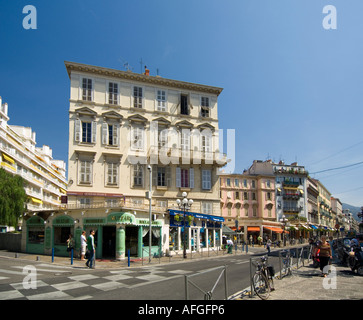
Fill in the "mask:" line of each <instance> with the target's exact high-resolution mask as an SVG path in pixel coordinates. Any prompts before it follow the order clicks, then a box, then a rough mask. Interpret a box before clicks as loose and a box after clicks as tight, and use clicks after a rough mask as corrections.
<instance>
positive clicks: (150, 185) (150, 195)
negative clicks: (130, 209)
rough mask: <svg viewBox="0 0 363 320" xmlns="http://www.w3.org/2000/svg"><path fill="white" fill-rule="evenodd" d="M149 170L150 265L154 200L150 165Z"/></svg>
mask: <svg viewBox="0 0 363 320" xmlns="http://www.w3.org/2000/svg"><path fill="white" fill-rule="evenodd" d="M147 169H148V170H149V192H148V193H146V196H147V198H148V199H149V263H151V241H152V235H151V232H152V226H151V220H152V219H151V218H152V217H151V200H152V177H153V174H152V168H151V166H150V165H148V166H147Z"/></svg>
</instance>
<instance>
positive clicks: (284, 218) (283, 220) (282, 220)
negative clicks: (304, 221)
mask: <svg viewBox="0 0 363 320" xmlns="http://www.w3.org/2000/svg"><path fill="white" fill-rule="evenodd" d="M287 221H288V220H287V219H286V217H285V215H283V216H282V219H280V222H281V223H282V224H283V226H284V247H286V235H285V228H286V224H287Z"/></svg>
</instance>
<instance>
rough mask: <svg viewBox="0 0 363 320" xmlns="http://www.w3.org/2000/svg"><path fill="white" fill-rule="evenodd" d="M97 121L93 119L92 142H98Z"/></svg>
mask: <svg viewBox="0 0 363 320" xmlns="http://www.w3.org/2000/svg"><path fill="white" fill-rule="evenodd" d="M96 133H97V122H96V121H92V140H91V141H92V143H96Z"/></svg>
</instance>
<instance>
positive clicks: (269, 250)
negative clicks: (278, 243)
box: [266, 237, 272, 255]
mask: <svg viewBox="0 0 363 320" xmlns="http://www.w3.org/2000/svg"><path fill="white" fill-rule="evenodd" d="M271 244H272V241H271V239H270V238H269V237H267V241H266V249H267V250H268V253H267V255H269V254H270V253H271Z"/></svg>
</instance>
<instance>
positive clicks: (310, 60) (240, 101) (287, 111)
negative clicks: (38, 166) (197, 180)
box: [0, 0, 363, 206]
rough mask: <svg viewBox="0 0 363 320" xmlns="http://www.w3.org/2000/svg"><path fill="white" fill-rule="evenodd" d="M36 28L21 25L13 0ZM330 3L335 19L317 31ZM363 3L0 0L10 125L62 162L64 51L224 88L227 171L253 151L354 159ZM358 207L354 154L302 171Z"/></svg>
mask: <svg viewBox="0 0 363 320" xmlns="http://www.w3.org/2000/svg"><path fill="white" fill-rule="evenodd" d="M29 4H31V5H33V6H35V7H36V9H37V29H36V30H25V29H24V28H23V24H22V22H23V19H24V17H25V16H26V14H23V13H22V11H23V8H24V6H26V5H29ZM326 5H334V6H335V7H336V10H337V29H336V30H325V29H324V28H323V26H322V21H323V19H324V17H325V16H326V14H323V12H322V11H323V8H324V6H326ZM362 14H363V1H361V0H350V1H343V0H340V1H337V0H294V1H291V0H275V1H271V0H259V1H256V0H228V1H223V2H221V1H216V0H193V1H191V0H184V1H181V0H173V1H171V0H148V1H146V0H145V1H142V0H132V1H131V0H127V1H115V0H114V1H111V0H108V1H107V0H106V1H102V2H101V1H95V0H87V1H86V0H62V1H60V0H53V1H36V0H30V1H22V0H17V1H5V0H0V40H1V41H0V48H1V50H0V67H1V76H0V95H1V96H2V97H3V101H4V102H8V104H9V115H10V118H11V119H10V124H14V125H15V124H16V125H24V126H30V127H32V128H33V130H34V131H36V133H37V144H38V146H41V145H43V144H47V145H49V146H50V147H51V148H52V149H53V156H54V158H57V159H62V160H65V161H66V160H67V153H68V108H69V102H68V99H69V79H68V75H67V72H66V69H65V67H64V61H65V60H67V61H75V62H81V63H86V64H92V65H99V66H104V67H110V68H116V69H121V70H125V68H124V66H123V65H124V63H125V62H126V61H127V62H128V63H129V64H130V65H131V66H132V67H133V71H134V72H140V70H141V66H140V60H141V59H142V60H143V62H144V64H146V65H147V66H148V67H149V69H150V71H151V74H152V75H155V74H156V73H157V69H158V70H159V74H160V75H161V76H163V77H165V78H171V79H176V80H182V81H189V82H196V83H202V84H207V85H212V86H218V87H222V88H224V90H223V92H222V94H221V95H220V97H219V105H218V108H219V119H220V128H222V129H225V130H226V129H235V130H236V162H235V171H236V172H242V171H243V169H247V168H248V167H249V166H250V165H251V164H252V162H253V160H255V159H258V160H266V159H268V158H271V159H272V160H275V161H279V160H284V161H285V163H291V162H295V161H297V162H298V163H299V164H300V165H305V166H306V168H307V170H308V171H309V172H318V171H322V170H325V169H330V168H337V167H342V166H346V165H350V164H355V163H359V162H361V161H363V124H362V120H363V105H362V92H363V91H362V87H363V77H362V74H363V58H362V57H363V31H362V30H363V19H362ZM312 176H313V177H315V178H317V179H320V180H321V181H322V182H323V184H324V185H325V186H326V187H327V188H328V189H329V190H330V191H331V192H332V193H333V195H334V196H336V197H338V198H340V199H341V201H342V202H346V203H349V204H352V205H356V206H361V205H363V164H360V165H356V166H352V167H349V168H345V169H339V170H332V171H327V172H323V173H319V174H314V175H312Z"/></svg>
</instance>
